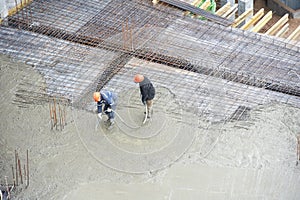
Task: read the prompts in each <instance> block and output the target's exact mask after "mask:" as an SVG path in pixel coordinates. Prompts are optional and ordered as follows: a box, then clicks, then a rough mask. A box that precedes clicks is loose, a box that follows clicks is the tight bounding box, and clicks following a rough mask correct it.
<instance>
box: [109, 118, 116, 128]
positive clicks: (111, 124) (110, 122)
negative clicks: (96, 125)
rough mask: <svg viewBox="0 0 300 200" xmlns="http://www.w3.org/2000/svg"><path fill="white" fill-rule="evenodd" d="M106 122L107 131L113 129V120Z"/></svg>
mask: <svg viewBox="0 0 300 200" xmlns="http://www.w3.org/2000/svg"><path fill="white" fill-rule="evenodd" d="M107 121H109V122H108V125H109V126H108V128H107V129H108V130H110V129H112V128H113V127H114V124H115V121H114V119H109V120H107Z"/></svg>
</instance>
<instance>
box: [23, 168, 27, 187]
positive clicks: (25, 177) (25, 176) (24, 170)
mask: <svg viewBox="0 0 300 200" xmlns="http://www.w3.org/2000/svg"><path fill="white" fill-rule="evenodd" d="M23 172H24V174H23V176H24V183H25V184H26V179H27V175H26V166H25V164H24V165H23Z"/></svg>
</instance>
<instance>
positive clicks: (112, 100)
mask: <svg viewBox="0 0 300 200" xmlns="http://www.w3.org/2000/svg"><path fill="white" fill-rule="evenodd" d="M93 98H94V100H95V102H97V107H98V109H97V111H98V118H99V119H100V120H101V119H102V111H103V112H104V113H105V114H106V115H107V117H108V120H107V124H108V126H109V128H111V127H112V126H113V125H114V119H115V113H114V111H115V110H116V106H117V95H116V94H115V93H113V92H111V91H100V92H94V94H93ZM103 105H104V108H102V107H103Z"/></svg>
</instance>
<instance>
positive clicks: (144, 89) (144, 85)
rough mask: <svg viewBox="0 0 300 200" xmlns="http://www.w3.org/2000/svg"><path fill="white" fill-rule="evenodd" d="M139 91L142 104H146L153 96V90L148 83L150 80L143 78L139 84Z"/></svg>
mask: <svg viewBox="0 0 300 200" xmlns="http://www.w3.org/2000/svg"><path fill="white" fill-rule="evenodd" d="M139 85H140V91H141V95H142V102H143V104H145V103H146V101H147V100H152V99H153V98H154V96H155V89H154V87H153V85H152V83H151V82H150V80H149V79H148V78H147V77H145V76H144V80H143V81H142V82H140V83H139Z"/></svg>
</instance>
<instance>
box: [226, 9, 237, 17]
mask: <svg viewBox="0 0 300 200" xmlns="http://www.w3.org/2000/svg"><path fill="white" fill-rule="evenodd" d="M236 11H238V8H235V9H234V10H233V11H232V12H231V13H230V14H229V15H228V16H227V17H226V19H230V18H231V16H233V15H235V13H236Z"/></svg>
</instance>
